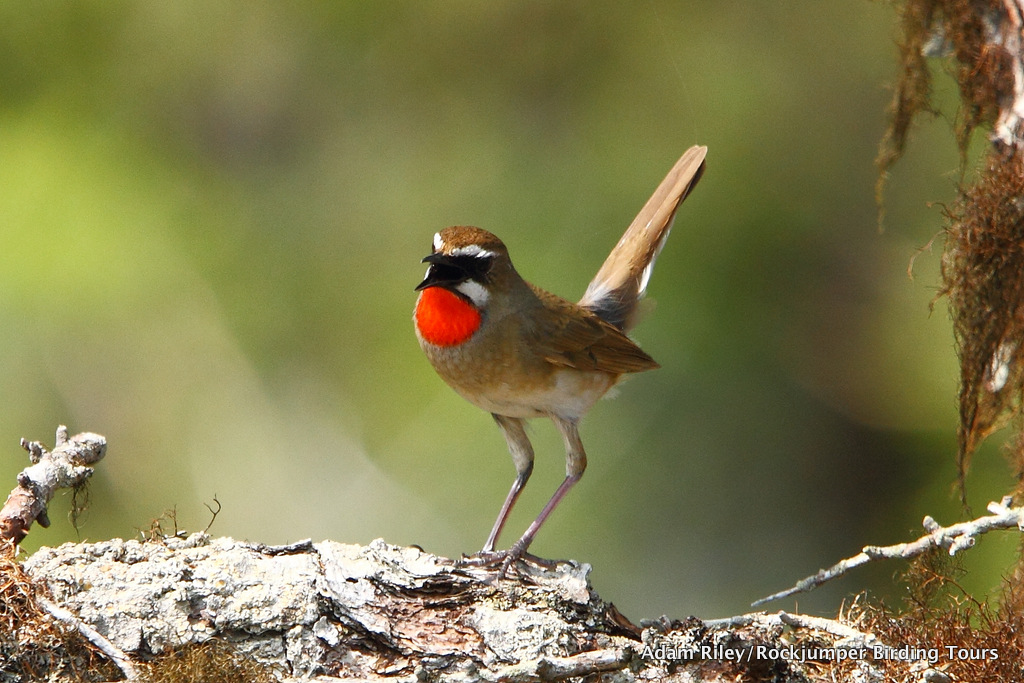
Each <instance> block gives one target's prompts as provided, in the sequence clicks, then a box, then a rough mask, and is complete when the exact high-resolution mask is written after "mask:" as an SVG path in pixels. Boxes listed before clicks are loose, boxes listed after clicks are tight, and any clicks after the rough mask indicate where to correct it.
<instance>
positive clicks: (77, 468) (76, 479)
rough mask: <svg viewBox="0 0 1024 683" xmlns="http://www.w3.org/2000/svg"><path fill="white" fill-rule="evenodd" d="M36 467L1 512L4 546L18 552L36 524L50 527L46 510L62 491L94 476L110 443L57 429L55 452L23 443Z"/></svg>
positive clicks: (22, 474) (22, 475) (0, 535)
mask: <svg viewBox="0 0 1024 683" xmlns="http://www.w3.org/2000/svg"><path fill="white" fill-rule="evenodd" d="M21 446H22V448H24V449H25V450H26V451H28V453H29V460H31V461H32V465H30V466H29V467H26V468H25V469H24V470H22V471H21V472H20V473H19V474H18V477H17V481H18V485H17V487H15V488H14V490H13V491H11V494H10V495H9V496H8V497H7V502H6V503H4V506H3V508H0V544H2V545H4V546H7V547H9V548H12V549H13V548H14V547H15V546H17V545H18V544H19V543H21V541H22V540H23V539H24V538H25V536H27V535H28V531H29V528H30V527H31V526H32V523H33V522H36V521H38V522H39V524H40V526H42V527H44V528H45V527H48V526H49V525H50V520H49V518H48V517H47V515H46V508H47V505H49V503H50V500H51V499H52V498H53V496H54V494H55V493H56V492H57V490H58V489H62V488H75V487H77V486H81V485H82V484H83V483H85V481H86V480H87V479H88V478H89V477H90V476H92V473H93V468H92V467H91V465H94V464H96V463H97V462H99V461H100V460H101V459H102V458H103V456H104V455H105V454H106V450H107V440H106V438H105V437H103V436H101V435H99V434H93V433H92V432H82V433H80V434H75V435H74V436H72V437H68V429H67V427H65V426H63V425H61V426H60V427H58V428H57V443H56V445H55V446H54V448H53V450H52V451H49V450H47V449H46V447H45V446H44V445H43V444H41V443H40V442H38V441H31V442H29V441H26V440H25V439H22V440H21Z"/></svg>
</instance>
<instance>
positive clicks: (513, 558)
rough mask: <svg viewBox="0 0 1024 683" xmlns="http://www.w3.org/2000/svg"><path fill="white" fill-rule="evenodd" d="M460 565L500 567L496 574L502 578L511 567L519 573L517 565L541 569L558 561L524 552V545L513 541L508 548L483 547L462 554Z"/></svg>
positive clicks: (554, 565) (551, 566) (552, 567)
mask: <svg viewBox="0 0 1024 683" xmlns="http://www.w3.org/2000/svg"><path fill="white" fill-rule="evenodd" d="M459 564H461V565H463V566H466V567H500V568H499V571H498V576H499V577H501V578H504V577H505V576H506V575H507V574H508V570H509V569H510V568H512V567H515V568H516V572H517V573H519V574H520V575H521V572H520V571H519V565H520V564H523V565H534V566H536V567H540V568H541V569H548V570H550V569H554V568H555V567H556V566H557V565H558V562H557V561H556V560H545V559H544V558H542V557H537V556H536V555H531V554H530V553H528V552H526V545H521V544H520V543H515V544H514V545H513V546H512V547H511V548H509V549H508V550H489V549H484V550H481V551H480V552H478V553H475V554H473V555H469V556H466V555H463V556H462V560H461V561H460V563H459Z"/></svg>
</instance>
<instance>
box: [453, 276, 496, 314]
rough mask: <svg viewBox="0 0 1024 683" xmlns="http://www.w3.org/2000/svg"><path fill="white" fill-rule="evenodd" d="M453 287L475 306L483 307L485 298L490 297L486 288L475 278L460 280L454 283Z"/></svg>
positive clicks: (485, 301)
mask: <svg viewBox="0 0 1024 683" xmlns="http://www.w3.org/2000/svg"><path fill="white" fill-rule="evenodd" d="M455 289H457V290H459V291H460V292H462V293H463V294H464V295H466V296H467V297H468V298H469V300H470V301H472V302H473V305H474V306H476V307H477V308H483V307H484V304H486V303H487V300H488V299H490V298H491V293H490V292H488V291H487V288H486V287H484V286H483V285H482V284H480V283H479V282H476V281H475V280H466V281H465V282H460V283H459V284H457V285H455Z"/></svg>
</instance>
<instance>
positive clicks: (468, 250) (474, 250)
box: [451, 244, 494, 258]
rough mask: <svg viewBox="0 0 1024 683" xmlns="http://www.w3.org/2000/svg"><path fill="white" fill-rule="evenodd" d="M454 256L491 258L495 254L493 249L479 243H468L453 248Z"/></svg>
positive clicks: (452, 253)
mask: <svg viewBox="0 0 1024 683" xmlns="http://www.w3.org/2000/svg"><path fill="white" fill-rule="evenodd" d="M451 255H452V256H479V257H480V258H490V257H491V256H494V252H493V251H488V250H487V249H484V248H483V247H481V246H480V245H479V244H467V245H466V246H464V247H459V248H457V249H452V252H451Z"/></svg>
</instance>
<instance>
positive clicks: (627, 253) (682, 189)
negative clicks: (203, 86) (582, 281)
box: [580, 145, 708, 331]
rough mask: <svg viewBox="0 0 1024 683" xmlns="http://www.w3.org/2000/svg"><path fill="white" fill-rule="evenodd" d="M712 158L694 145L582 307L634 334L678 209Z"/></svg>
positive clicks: (633, 225) (607, 263) (631, 230)
mask: <svg viewBox="0 0 1024 683" xmlns="http://www.w3.org/2000/svg"><path fill="white" fill-rule="evenodd" d="M707 153H708V148H707V147H704V146H701V145H694V146H693V147H691V148H690V149H688V150H686V152H685V153H684V154H683V156H681V157H680V158H679V161H677V162H676V164H675V166H673V167H672V170H671V171H669V172H668V175H666V176H665V179H664V180H662V181H661V184H660V185H658V188H657V189H656V190H655V191H654V194H652V195H651V198H650V199H648V200H647V203H646V204H644V208H642V209H640V213H638V214H637V216H636V218H634V219H633V222H632V223H631V224H630V226H629V228H627V229H626V232H625V233H624V234H623V235H622V238H621V239H620V240H619V243H618V244H616V245H615V248H614V249H612V253H610V254H608V258H607V259H605V262H604V265H602V266H601V270H599V271H597V275H595V276H594V279H593V280H591V282H590V285H589V286H588V287H587V291H586V293H585V294H584V295H583V298H582V299H580V306H582V307H583V308H587V309H589V310H591V311H593V312H594V313H596V314H597V315H598V316H600V317H601V318H603V319H604V320H606V321H607V322H609V323H611V324H612V325H615V326H616V327H618V328H619V329H620V330H623V331H629V329H630V328H631V327H632V326H633V323H634V322H635V321H634V318H635V316H636V310H637V304H638V303H639V302H640V299H641V298H643V295H644V290H646V289H647V282H648V280H650V277H651V271H652V270H653V269H654V261H655V259H656V258H658V254H659V253H660V252H661V248H662V247H663V246H665V240H666V239H667V238H668V233H669V231H670V230H671V229H672V222H673V220H674V218H675V214H676V209H677V208H679V205H680V204H681V203H682V202H683V200H684V199H686V196H687V195H688V194H689V193H690V190H692V189H693V188H694V186H696V185H697V181H698V180H700V177H701V174H702V173H703V172H704V157H705V156H706V155H707Z"/></svg>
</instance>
